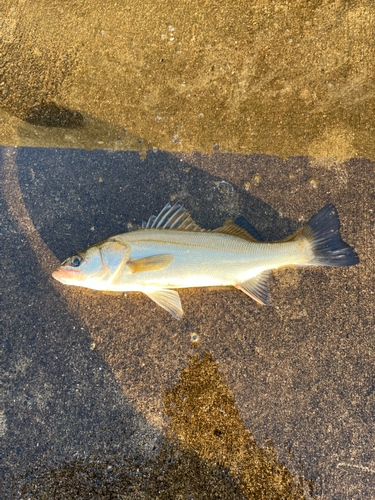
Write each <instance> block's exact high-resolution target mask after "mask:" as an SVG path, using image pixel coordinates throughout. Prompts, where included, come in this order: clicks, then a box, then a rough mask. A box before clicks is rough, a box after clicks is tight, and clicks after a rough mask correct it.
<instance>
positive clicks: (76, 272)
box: [52, 240, 130, 290]
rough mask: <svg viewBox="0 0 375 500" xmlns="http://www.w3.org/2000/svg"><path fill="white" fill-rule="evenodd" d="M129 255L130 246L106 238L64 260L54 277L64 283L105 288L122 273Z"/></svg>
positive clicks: (97, 288)
mask: <svg viewBox="0 0 375 500" xmlns="http://www.w3.org/2000/svg"><path fill="white" fill-rule="evenodd" d="M129 257H130V250H129V248H128V247H126V246H125V245H122V244H120V243H118V242H116V241H109V240H106V241H104V242H102V243H99V244H97V245H94V246H92V247H89V248H87V250H84V251H83V252H79V253H78V254H75V255H73V257H70V258H69V259H67V260H66V261H64V262H63V263H62V264H61V266H60V267H59V268H58V269H57V270H56V271H54V272H53V273H52V277H53V278H55V279H56V280H57V281H60V282H61V283H63V284H64V285H74V286H83V287H86V288H93V289H95V290H105V289H106V287H107V286H108V285H109V284H110V283H112V282H113V281H114V279H115V278H116V277H117V276H118V275H119V274H120V273H121V271H122V269H123V268H124V266H125V264H126V262H127V261H128V260H129Z"/></svg>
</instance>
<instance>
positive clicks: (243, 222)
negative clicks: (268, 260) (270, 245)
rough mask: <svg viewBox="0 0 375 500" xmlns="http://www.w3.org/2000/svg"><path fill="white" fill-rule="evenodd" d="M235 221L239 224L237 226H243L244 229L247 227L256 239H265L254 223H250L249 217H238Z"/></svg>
mask: <svg viewBox="0 0 375 500" xmlns="http://www.w3.org/2000/svg"><path fill="white" fill-rule="evenodd" d="M234 223H235V224H237V226H240V227H242V229H245V230H246V231H247V232H248V233H249V234H251V236H252V237H253V238H255V239H256V240H258V241H264V238H263V237H262V235H261V234H260V233H259V232H258V231H257V230H256V229H255V227H254V226H253V225H252V224H250V222H249V221H248V220H247V219H245V217H242V216H241V217H237V219H234Z"/></svg>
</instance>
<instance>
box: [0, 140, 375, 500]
mask: <svg viewBox="0 0 375 500" xmlns="http://www.w3.org/2000/svg"><path fill="white" fill-rule="evenodd" d="M0 162H1V186H2V192H1V196H2V199H1V206H0V209H1V249H2V252H1V253H2V264H3V265H2V269H1V271H0V273H1V283H2V285H3V286H2V291H1V297H2V317H1V319H2V337H1V362H0V366H1V382H2V389H1V407H0V433H1V447H2V451H1V457H2V462H1V467H2V480H1V485H2V486H1V488H2V491H1V494H2V496H3V497H4V498H28V497H30V498H91V497H92V498H182V499H185V498H186V499H188V498H191V499H193V498H309V496H314V497H316V498H322V499H323V498H324V499H325V498H327V499H352V498H358V499H362V498H363V499H369V498H375V489H374V486H373V484H374V474H375V457H374V425H373V422H374V416H375V415H374V397H375V382H374V352H375V351H374V347H375V345H374V344H375V339H374V312H375V311H374V288H373V279H374V253H373V245H374V237H375V231H374V224H375V221H374V212H373V210H374V206H373V197H374V176H373V170H374V164H373V163H372V162H371V161H369V160H366V159H351V160H346V161H342V162H338V161H336V162H335V161H333V160H329V159H327V160H322V159H321V160H314V159H313V158H311V157H303V156H300V157H291V158H290V159H289V160H287V161H283V160H281V159H280V158H278V157H276V156H267V155H258V154H252V155H234V154H229V153H226V154H222V153H220V152H219V151H217V152H216V153H214V154H212V155H204V154H201V153H193V154H184V153H168V152H163V151H152V150H148V151H147V152H146V153H142V157H141V154H140V153H139V152H125V151H98V150H94V151H91V152H88V151H85V150H79V149H70V150H65V149H53V148H50V149H47V148H7V147H2V148H1V159H0ZM311 179H315V181H314V182H312V181H311ZM314 186H316V187H314ZM171 197H172V198H174V199H176V200H179V201H181V202H183V203H185V205H186V207H187V208H188V209H189V210H190V212H191V214H192V217H193V219H194V220H195V221H196V222H197V223H198V224H200V225H201V226H202V227H205V228H208V229H213V228H215V227H218V226H220V225H222V223H223V222H225V220H226V219H228V218H235V217H237V216H239V215H243V216H245V217H246V218H247V219H248V220H249V221H250V222H251V223H252V224H253V225H254V226H255V227H256V228H257V229H258V231H259V232H260V233H261V234H262V236H263V237H264V238H265V240H272V239H278V238H282V237H284V236H287V235H288V234H290V233H291V232H293V231H294V230H295V229H296V228H298V227H299V226H300V225H302V223H303V222H304V221H307V220H308V219H309V218H310V217H311V216H312V215H313V214H314V213H316V212H317V211H318V210H319V209H320V208H321V207H322V206H324V205H325V204H326V203H328V202H329V203H333V204H334V205H335V206H336V208H337V210H338V212H339V215H340V220H341V223H342V227H341V231H342V236H343V239H344V241H346V242H348V243H349V244H351V245H353V246H354V247H355V249H356V251H357V253H358V255H359V258H360V264H359V265H358V266H355V267H350V268H311V269H299V270H296V269H288V270H284V271H279V272H277V273H275V275H274V279H273V286H272V298H273V302H272V307H261V306H259V305H257V304H256V303H255V302H253V301H251V300H250V299H249V298H248V297H246V296H245V295H244V294H242V293H240V292H238V291H236V290H234V289H229V288H226V289H186V290H182V291H181V292H180V295H181V301H182V305H183V308H184V311H185V315H184V317H183V319H182V320H181V321H180V322H177V321H176V320H174V319H173V318H172V317H170V316H169V315H168V313H166V312H165V311H163V310H162V309H161V308H158V307H157V306H156V305H155V304H154V303H153V302H151V301H150V300H149V299H148V298H147V297H146V296H144V295H142V294H124V295H122V296H116V297H114V296H108V295H105V294H102V293H98V294H93V293H92V292H89V291H87V290H84V289H81V290H79V289H74V288H71V287H64V286H63V285H61V284H59V283H57V282H56V281H54V280H53V279H52V278H51V276H50V273H51V271H52V270H53V269H54V267H55V265H56V263H57V262H58V261H62V260H64V259H65V258H67V257H68V256H71V255H72V254H74V253H75V252H77V251H79V250H81V249H83V248H86V247H87V246H89V245H91V244H93V243H95V242H97V241H100V240H101V239H103V238H106V237H109V236H111V235H114V234H117V233H121V232H124V231H126V230H128V228H130V229H132V230H134V229H137V228H139V227H140V224H141V221H142V219H146V218H147V217H148V216H149V215H150V214H151V213H157V212H158V211H159V210H160V209H161V208H162V207H163V206H164V205H165V204H166V202H167V201H169V200H170V199H171ZM116 495H117V496H116Z"/></svg>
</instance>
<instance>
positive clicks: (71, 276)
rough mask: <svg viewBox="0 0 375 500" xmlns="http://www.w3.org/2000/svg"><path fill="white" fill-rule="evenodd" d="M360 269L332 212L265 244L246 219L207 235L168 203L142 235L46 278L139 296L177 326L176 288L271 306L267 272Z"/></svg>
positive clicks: (91, 252) (83, 255)
mask: <svg viewBox="0 0 375 500" xmlns="http://www.w3.org/2000/svg"><path fill="white" fill-rule="evenodd" d="M358 263H359V258H358V255H357V253H356V252H355V250H354V249H353V248H352V247H351V246H349V245H348V244H347V243H345V242H344V241H343V240H342V239H341V235H340V221H339V216H338V213H337V210H336V208H335V207H334V206H333V205H332V204H329V205H326V206H325V207H323V208H322V209H321V210H320V211H319V212H318V213H317V214H316V215H314V216H313V217H312V218H311V219H310V220H309V221H308V222H307V224H304V225H303V226H302V227H300V228H299V229H298V230H297V231H296V232H295V233H294V234H292V235H291V236H289V237H287V238H285V239H283V240H279V241H269V242H265V241H263V238H262V237H261V235H260V234H259V233H258V231H257V230H256V229H255V228H254V227H253V226H252V225H251V224H250V223H249V222H248V221H247V220H246V219H245V218H244V217H238V218H237V219H236V220H235V221H233V220H232V219H229V220H227V221H226V222H225V224H224V225H223V226H222V227H219V228H217V229H214V230H206V229H203V228H201V227H200V226H198V225H197V224H196V223H195V222H194V221H193V219H192V218H191V216H190V214H189V212H188V210H187V209H186V208H185V207H184V206H183V205H182V206H181V205H180V204H179V203H175V204H174V205H173V206H172V205H171V203H168V204H167V205H166V206H165V207H164V208H163V210H162V211H161V212H160V213H159V215H158V216H155V215H151V217H150V218H149V219H148V222H145V221H143V222H142V228H141V229H138V230H135V231H131V232H125V233H122V234H118V235H116V236H112V237H110V238H108V239H106V240H104V241H101V242H99V243H97V244H95V245H93V246H91V247H89V248H87V249H86V250H84V251H83V252H79V253H77V254H75V255H73V256H72V257H70V258H69V259H67V260H65V261H64V262H63V263H62V264H61V266H60V267H59V268H58V269H57V270H55V271H54V272H53V273H52V276H53V278H55V279H56V280H58V281H60V282H61V283H63V284H65V285H72V286H80V287H86V288H90V289H93V290H101V291H103V292H107V293H108V292H115V293H116V292H120V293H121V292H143V293H144V294H146V295H147V296H148V297H149V298H150V299H152V300H153V301H154V302H155V303H156V304H158V305H159V306H161V307H162V308H164V309H165V310H166V311H168V312H169V313H170V314H171V315H172V316H173V317H174V318H176V319H178V320H179V319H181V318H182V316H183V309H182V305H181V301H180V296H179V294H178V291H177V290H178V289H179V288H190V287H222V286H234V287H236V288H237V289H239V290H241V291H242V292H244V293H245V294H246V295H248V296H249V297H251V298H252V299H254V300H255V301H256V302H258V303H259V304H261V305H269V304H270V303H271V291H270V290H271V276H272V272H273V270H276V269H280V268H286V267H291V266H353V265H355V264H358Z"/></svg>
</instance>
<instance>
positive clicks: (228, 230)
mask: <svg viewBox="0 0 375 500" xmlns="http://www.w3.org/2000/svg"><path fill="white" fill-rule="evenodd" d="M212 232H213V233H222V234H231V235H232V236H237V237H238V238H242V239H244V240H247V241H252V242H253V243H259V240H257V239H255V238H254V236H251V234H249V233H248V232H247V231H246V230H245V229H243V228H242V227H240V226H237V224H235V223H234V222H233V221H232V219H229V220H227V221H226V223H225V224H224V226H223V227H218V228H217V229H214V230H213V231H212Z"/></svg>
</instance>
